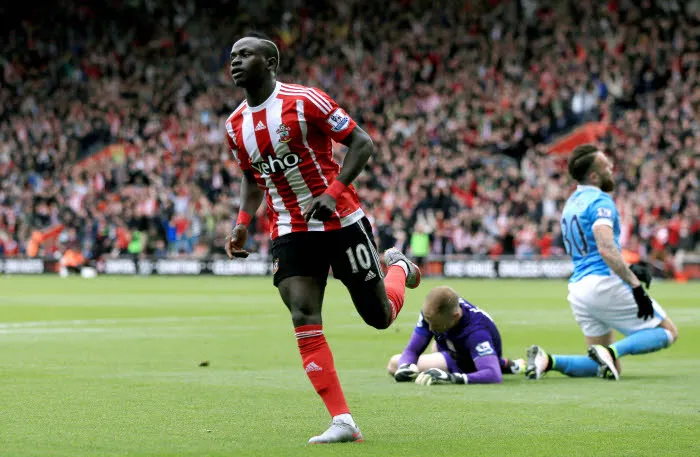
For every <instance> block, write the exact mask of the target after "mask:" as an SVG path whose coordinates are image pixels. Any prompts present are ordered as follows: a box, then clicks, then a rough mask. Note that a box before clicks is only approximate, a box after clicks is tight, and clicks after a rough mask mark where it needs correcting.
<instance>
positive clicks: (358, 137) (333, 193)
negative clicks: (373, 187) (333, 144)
mask: <svg viewBox="0 0 700 457" xmlns="http://www.w3.org/2000/svg"><path fill="white" fill-rule="evenodd" d="M342 143H343V144H344V145H345V146H347V147H348V152H347V153H346V154H345V160H344V161H343V168H342V169H341V170H340V174H338V177H337V178H335V181H334V182H332V183H331V185H330V186H329V187H328V189H327V190H326V192H324V193H323V194H321V195H319V196H318V197H316V198H314V199H313V201H312V202H311V204H310V205H309V206H308V207H307V208H306V209H305V210H304V219H305V220H306V222H309V221H310V220H311V219H312V218H314V219H318V220H319V221H327V220H328V219H329V218H330V217H331V215H332V214H333V213H334V212H335V207H336V203H337V200H338V197H339V196H340V194H341V193H343V191H344V190H345V188H346V187H347V186H349V185H350V184H351V183H352V182H353V181H354V180H355V178H357V176H358V175H359V174H360V173H361V172H362V170H363V169H364V168H365V165H366V164H367V161H368V160H369V158H370V156H371V155H372V152H373V151H374V143H372V139H371V138H370V137H369V135H367V133H366V132H365V131H364V130H362V129H361V128H360V127H359V126H355V128H354V129H352V131H351V132H350V133H349V134H348V136H346V137H345V138H344V139H343V141H342Z"/></svg>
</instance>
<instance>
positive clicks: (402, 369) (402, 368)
mask: <svg viewBox="0 0 700 457" xmlns="http://www.w3.org/2000/svg"><path fill="white" fill-rule="evenodd" d="M416 376H418V366H416V364H415V363H402V364H401V365H399V369H398V370H396V373H394V379H396V382H408V381H413V380H414V379H416Z"/></svg>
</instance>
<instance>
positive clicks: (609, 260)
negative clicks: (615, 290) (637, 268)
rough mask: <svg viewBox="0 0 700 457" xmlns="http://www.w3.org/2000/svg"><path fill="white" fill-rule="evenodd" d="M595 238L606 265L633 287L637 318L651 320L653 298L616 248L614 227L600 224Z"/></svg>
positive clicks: (595, 230) (594, 233) (596, 229)
mask: <svg viewBox="0 0 700 457" xmlns="http://www.w3.org/2000/svg"><path fill="white" fill-rule="evenodd" d="M593 236H594V237H595V242H596V245H597V246H598V252H599V253H600V256H601V257H602V258H603V260H604V261H605V263H606V264H607V265H608V268H610V269H611V270H612V271H613V272H614V273H615V274H616V275H617V276H619V277H620V279H622V280H623V281H625V282H626V283H627V284H629V286H630V287H632V293H633V295H634V301H635V302H636V303H637V307H638V308H639V312H638V313H637V317H639V318H640V319H644V320H647V319H650V318H652V317H654V307H653V305H652V302H651V298H649V295H647V292H646V291H645V290H644V287H642V283H641V282H640V281H639V278H637V276H635V274H634V273H632V270H630V268H629V267H628V266H627V264H626V263H625V259H624V258H623V257H622V253H621V252H620V251H619V250H618V249H617V246H615V238H614V234H613V229H612V227H610V226H608V225H604V224H599V225H597V226H595V227H593Z"/></svg>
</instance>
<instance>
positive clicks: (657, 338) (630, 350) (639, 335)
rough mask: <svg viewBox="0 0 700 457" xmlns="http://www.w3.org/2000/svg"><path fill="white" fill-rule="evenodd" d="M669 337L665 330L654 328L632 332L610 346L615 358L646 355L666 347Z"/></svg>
mask: <svg viewBox="0 0 700 457" xmlns="http://www.w3.org/2000/svg"><path fill="white" fill-rule="evenodd" d="M668 343H669V336H668V332H667V331H666V329H665V328H662V327H656V328H648V329H644V330H640V331H638V332H634V333H633V334H631V335H629V336H628V337H626V338H623V339H621V340H620V341H618V342H617V343H613V344H611V345H610V349H612V350H613V352H614V353H615V356H616V357H624V356H626V355H635V354H646V353H647V352H655V351H658V350H659V349H663V348H665V347H666V346H668Z"/></svg>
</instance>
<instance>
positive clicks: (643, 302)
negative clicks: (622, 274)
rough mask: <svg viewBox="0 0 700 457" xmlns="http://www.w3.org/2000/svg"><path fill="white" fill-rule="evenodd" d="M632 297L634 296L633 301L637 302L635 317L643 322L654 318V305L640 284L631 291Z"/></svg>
mask: <svg viewBox="0 0 700 457" xmlns="http://www.w3.org/2000/svg"><path fill="white" fill-rule="evenodd" d="M632 295H634V301H635V302H637V308H638V311H637V317H638V318H640V319H644V320H647V319H650V318H652V317H654V305H653V304H652V302H651V298H650V297H649V295H647V291H646V290H644V287H642V286H641V284H640V285H638V286H637V287H635V288H634V289H632Z"/></svg>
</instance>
